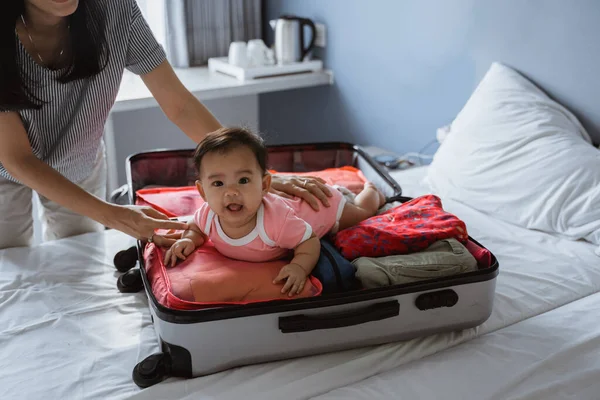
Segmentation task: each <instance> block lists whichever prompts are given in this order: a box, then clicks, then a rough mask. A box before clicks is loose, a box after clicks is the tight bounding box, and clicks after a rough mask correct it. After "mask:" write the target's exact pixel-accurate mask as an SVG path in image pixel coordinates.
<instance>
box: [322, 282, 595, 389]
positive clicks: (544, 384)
mask: <svg viewBox="0 0 600 400" xmlns="http://www.w3.org/2000/svg"><path fill="white" fill-rule="evenodd" d="M598 315H600V294H598V293H596V294H593V295H590V296H588V297H585V298H583V299H580V300H577V301H575V302H573V303H570V304H567V305H565V306H563V307H559V308H557V309H555V310H552V311H550V312H547V313H544V314H541V315H539V316H536V317H533V318H530V319H527V320H525V321H522V322H519V323H518V324H515V325H511V326H509V327H506V328H503V329H500V330H498V331H496V332H492V333H489V334H487V335H484V336H481V337H478V338H476V339H473V340H471V341H469V342H466V343H463V344H461V345H459V346H456V347H454V348H451V349H448V350H445V351H443V352H440V353H438V354H435V355H433V356H431V357H427V358H424V359H421V360H419V361H416V362H413V363H410V364H405V365H402V366H401V367H398V368H395V369H393V370H391V371H388V372H384V373H382V374H380V375H377V376H375V377H371V378H369V379H366V380H364V381H361V382H358V383H356V384H352V385H349V386H346V387H344V388H340V389H336V390H333V391H331V392H329V393H326V394H324V395H322V396H317V397H315V400H317V399H318V400H337V399H353V400H361V399H364V400H373V399H394V398H396V399H397V398H406V399H448V400H454V399H478V400H488V399H489V400H504V399H511V400H518V399H523V400H525V399H527V400H533V399H540V400H554V399H556V400H563V399H577V400H597V399H598V398H600V379H598V378H599V377H600V324H599V323H598ZM442 394H443V397H442Z"/></svg>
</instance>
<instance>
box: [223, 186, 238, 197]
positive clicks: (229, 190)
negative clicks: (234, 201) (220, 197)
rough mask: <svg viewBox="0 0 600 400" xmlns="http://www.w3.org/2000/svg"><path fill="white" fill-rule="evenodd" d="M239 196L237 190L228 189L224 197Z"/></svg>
mask: <svg viewBox="0 0 600 400" xmlns="http://www.w3.org/2000/svg"><path fill="white" fill-rule="evenodd" d="M239 195H240V191H239V190H237V188H234V187H228V188H227V190H225V196H229V197H237V196H239Z"/></svg>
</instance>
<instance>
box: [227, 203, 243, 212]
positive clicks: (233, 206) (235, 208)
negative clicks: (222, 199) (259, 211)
mask: <svg viewBox="0 0 600 400" xmlns="http://www.w3.org/2000/svg"><path fill="white" fill-rule="evenodd" d="M243 207H244V206H243V205H241V204H235V203H232V204H229V205H228V206H227V207H226V208H227V209H228V210H229V211H231V212H239V211H242V208H243Z"/></svg>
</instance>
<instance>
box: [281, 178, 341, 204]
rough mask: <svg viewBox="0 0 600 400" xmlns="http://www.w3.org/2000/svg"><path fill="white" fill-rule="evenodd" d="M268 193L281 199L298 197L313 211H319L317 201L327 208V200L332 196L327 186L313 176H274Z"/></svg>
mask: <svg viewBox="0 0 600 400" xmlns="http://www.w3.org/2000/svg"><path fill="white" fill-rule="evenodd" d="M270 191H271V193H275V194H278V195H279V196H282V197H287V198H291V197H293V196H296V197H300V198H302V199H303V200H304V201H306V202H307V203H308V204H309V205H310V206H311V207H312V208H313V209H314V210H315V211H318V210H319V200H320V202H321V203H323V205H324V206H325V207H329V200H327V198H328V197H331V196H332V194H331V192H330V191H329V189H328V188H327V186H325V181H324V180H323V179H321V178H317V177H315V176H302V177H300V176H293V175H289V176H281V175H277V174H275V175H273V176H272V177H271V190H270ZM317 199H318V200H317Z"/></svg>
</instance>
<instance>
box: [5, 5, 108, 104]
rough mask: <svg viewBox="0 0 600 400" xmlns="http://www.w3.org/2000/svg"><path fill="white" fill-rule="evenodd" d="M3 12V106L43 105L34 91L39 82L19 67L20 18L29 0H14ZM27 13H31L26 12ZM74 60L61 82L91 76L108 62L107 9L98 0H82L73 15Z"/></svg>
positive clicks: (71, 42)
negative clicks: (26, 1) (36, 83)
mask: <svg viewBox="0 0 600 400" xmlns="http://www.w3.org/2000/svg"><path fill="white" fill-rule="evenodd" d="M5 3H6V4H3V10H2V13H0V109H1V110H10V111H19V110H23V109H29V108H40V107H41V106H42V104H43V101H41V100H40V99H38V98H36V97H35V96H34V94H33V93H32V91H31V87H33V86H34V85H35V82H33V81H32V80H31V77H28V76H25V75H24V74H23V72H22V69H21V68H20V67H19V65H18V63H17V60H18V48H19V38H18V36H17V34H16V31H15V26H16V22H17V20H18V19H19V18H20V17H21V15H24V14H25V0H10V1H6V2H5ZM25 17H27V16H25ZM68 18H69V24H70V41H69V42H70V45H71V51H70V54H71V60H70V63H69V65H68V66H67V68H65V71H64V73H63V74H62V75H61V76H60V77H59V78H58V81H59V82H61V83H68V82H72V81H75V80H78V79H84V78H91V77H93V76H95V75H96V74H98V73H99V72H101V71H102V70H103V69H104V68H105V67H106V64H107V62H108V44H107V41H106V11H105V10H104V9H103V7H102V5H101V4H99V2H98V0H79V6H78V7H77V10H76V11H75V12H74V13H73V14H72V15H70V16H69V17H68Z"/></svg>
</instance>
